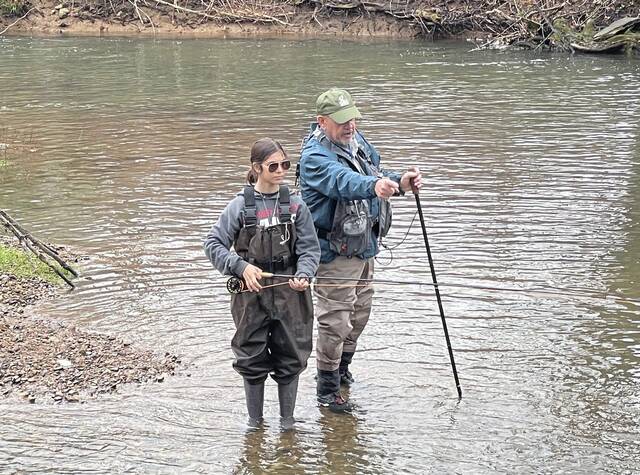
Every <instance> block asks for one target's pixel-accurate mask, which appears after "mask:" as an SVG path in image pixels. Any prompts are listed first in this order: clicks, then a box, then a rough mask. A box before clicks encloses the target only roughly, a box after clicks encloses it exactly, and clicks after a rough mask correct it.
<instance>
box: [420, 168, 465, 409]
mask: <svg viewBox="0 0 640 475" xmlns="http://www.w3.org/2000/svg"><path fill="white" fill-rule="evenodd" d="M411 190H412V191H413V196H414V197H415V199H416V207H417V208H418V216H420V226H421V227H422V236H423V237H424V247H425V248H426V249H427V257H428V258H429V267H430V268H431V278H432V279H433V284H434V285H433V288H434V290H435V291H436V299H437V300H438V309H439V310H440V319H441V320H442V329H443V330H444V337H445V339H446V340H447V349H448V350H449V359H450V360H451V369H452V370H453V378H454V379H455V381H456V389H457V390H458V399H462V388H461V387H460V380H459V379H458V371H457V370H456V361H455V359H454V358H453V350H452V349H451V340H450V339H449V330H447V321H446V320H445V318H444V308H443V307H442V299H441V298H440V289H438V279H437V278H436V269H435V267H434V265H433V258H432V257H431V248H430V247H429V238H428V237H427V227H426V226H425V224H424V215H423V214H422V205H421V204H420V191H419V190H418V188H416V186H415V185H414V184H413V178H412V179H411Z"/></svg>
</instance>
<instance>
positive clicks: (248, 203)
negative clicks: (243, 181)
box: [244, 185, 258, 226]
mask: <svg viewBox="0 0 640 475" xmlns="http://www.w3.org/2000/svg"><path fill="white" fill-rule="evenodd" d="M256 224H258V218H257V217H256V195H255V193H254V191H253V187H252V186H251V185H246V186H245V187H244V225H245V226H255V225H256Z"/></svg>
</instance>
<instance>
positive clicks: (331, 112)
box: [316, 87, 362, 124]
mask: <svg viewBox="0 0 640 475" xmlns="http://www.w3.org/2000/svg"><path fill="white" fill-rule="evenodd" d="M316 112H317V113H318V115H326V116H329V117H331V118H332V119H333V120H334V121H336V122H337V123H338V124H344V123H345V122H349V121H350V120H351V119H362V116H361V115H360V111H359V110H358V108H357V107H356V104H355V102H353V99H352V98H351V94H349V93H348V92H347V91H345V90H344V89H338V88H337V87H332V88H331V89H329V90H328V91H325V92H323V93H322V94H320V95H319V96H318V99H317V100H316Z"/></svg>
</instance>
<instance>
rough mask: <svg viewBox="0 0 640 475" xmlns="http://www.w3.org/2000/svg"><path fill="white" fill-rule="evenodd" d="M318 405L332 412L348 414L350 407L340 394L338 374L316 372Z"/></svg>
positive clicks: (324, 371) (337, 372)
mask: <svg viewBox="0 0 640 475" xmlns="http://www.w3.org/2000/svg"><path fill="white" fill-rule="evenodd" d="M317 398H318V405H319V406H321V407H328V408H329V410H330V411H332V412H350V411H351V409H352V407H351V404H349V403H348V402H347V401H346V400H345V399H344V398H343V397H342V394H340V372H339V371H338V370H337V369H336V370H333V371H327V370H322V369H319V370H318V381H317Z"/></svg>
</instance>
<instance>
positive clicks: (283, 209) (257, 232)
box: [233, 185, 297, 273]
mask: <svg viewBox="0 0 640 475" xmlns="http://www.w3.org/2000/svg"><path fill="white" fill-rule="evenodd" d="M243 193H244V209H243V212H242V221H243V226H242V228H241V229H240V231H239V232H238V235H237V237H236V239H235V241H234V243H233V248H234V249H235V251H236V253H237V254H238V255H239V256H240V257H242V259H244V260H245V261H247V262H248V263H250V264H253V265H255V266H257V267H259V268H260V269H262V270H263V271H265V272H272V273H283V272H285V271H288V270H291V268H293V267H295V265H296V262H297V256H296V254H295V241H296V229H295V223H294V222H293V221H292V219H291V197H290V193H289V188H288V187H287V186H285V185H280V191H279V195H278V206H277V210H278V214H277V217H278V220H279V221H280V222H279V223H278V224H276V225H273V226H260V225H259V223H258V216H257V208H256V196H255V190H254V188H253V186H250V185H247V186H245V187H244V192H243ZM274 213H275V210H274Z"/></svg>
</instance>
